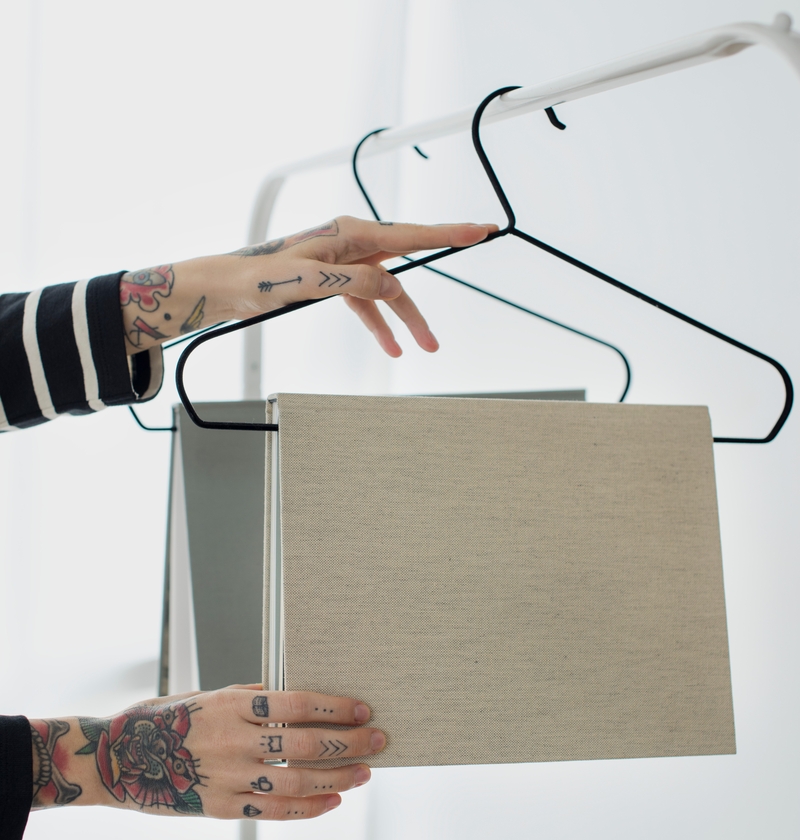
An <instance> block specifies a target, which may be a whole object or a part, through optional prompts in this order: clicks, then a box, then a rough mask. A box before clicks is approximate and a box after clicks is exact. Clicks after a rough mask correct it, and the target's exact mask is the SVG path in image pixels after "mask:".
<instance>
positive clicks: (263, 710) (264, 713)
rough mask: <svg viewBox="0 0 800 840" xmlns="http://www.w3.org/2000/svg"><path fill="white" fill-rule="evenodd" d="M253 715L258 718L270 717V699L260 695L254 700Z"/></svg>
mask: <svg viewBox="0 0 800 840" xmlns="http://www.w3.org/2000/svg"><path fill="white" fill-rule="evenodd" d="M253 714H254V715H255V716H256V717H261V718H267V717H269V698H268V697H266V696H264V695H258V696H257V697H254V698H253Z"/></svg>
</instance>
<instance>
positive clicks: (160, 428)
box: [128, 321, 230, 432]
mask: <svg viewBox="0 0 800 840" xmlns="http://www.w3.org/2000/svg"><path fill="white" fill-rule="evenodd" d="M224 323H225V324H227V323H230V322H229V321H225V322H224ZM219 326H221V325H220V324H214V325H212V326H210V327H206V328H205V329H202V330H198V331H196V332H193V333H192V334H191V335H184V336H182V337H181V338H176V339H175V340H174V341H170V342H167V344H164V345H163V347H162V352H163V351H164V350H169V349H170V347H174V346H175V345H176V344H182V343H183V342H184V341H191V340H192V339H193V338H196V337H197V336H198V335H201V334H202V333H206V332H208V331H209V330H213V329H214V328H215V327H219ZM128 411H130V413H131V415H132V416H133V419H134V420H135V421H136V423H137V424H138V425H139V427H140V428H142V429H144V430H145V431H146V432H177V431H178V427H177V426H175V425H172V426H148V425H147V424H146V423H145V422H144V421H143V420H142V418H141V417H139V415H138V414H137V413H136V412H135V411H134V410H133V406H132V405H129V406H128Z"/></svg>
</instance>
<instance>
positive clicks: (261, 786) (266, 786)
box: [250, 776, 275, 793]
mask: <svg viewBox="0 0 800 840" xmlns="http://www.w3.org/2000/svg"><path fill="white" fill-rule="evenodd" d="M250 787H251V788H253V790H257V791H259V792H260V793H269V792H270V791H271V790H272V789H273V788H274V787H275V786H274V785H273V784H272V782H271V781H270V780H269V779H268V778H267V777H266V776H259V777H258V778H257V779H256V780H255V781H254V782H250Z"/></svg>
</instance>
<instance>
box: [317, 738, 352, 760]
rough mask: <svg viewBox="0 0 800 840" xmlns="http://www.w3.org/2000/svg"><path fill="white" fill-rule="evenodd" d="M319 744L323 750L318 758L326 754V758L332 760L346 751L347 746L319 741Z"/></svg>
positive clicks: (335, 742) (338, 742) (334, 742)
mask: <svg viewBox="0 0 800 840" xmlns="http://www.w3.org/2000/svg"><path fill="white" fill-rule="evenodd" d="M320 744H322V746H323V747H324V749H323V750H322V752H321V753H320V754H319V756H318V758H322V756H323V755H325V754H326V753H327V756H328V758H333V756H335V755H341V754H342V753H343V752H344V751H345V750H346V749H347V744H343V743H342V742H341V741H327V742H325V741H320Z"/></svg>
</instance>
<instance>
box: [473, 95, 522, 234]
mask: <svg viewBox="0 0 800 840" xmlns="http://www.w3.org/2000/svg"><path fill="white" fill-rule="evenodd" d="M519 88H520V85H511V86H510V87H502V88H498V89H497V90H496V91H494V92H493V93H490V94H489V95H488V96H487V97H486V99H484V100H483V102H481V104H480V105H478V107H477V109H476V110H475V115H474V116H473V117H472V145H473V146H474V147H475V151H476V153H477V155H478V158H479V160H480V162H481V165H482V166H483V169H484V172H486V177H487V178H488V179H489V182H490V183H491V185H492V187H493V188H494V192H495V195H496V196H497V199H498V201H499V202H500V204H501V205H502V207H503V212H504V213H505V214H506V219H507V220H508V224H507V225H506V227H505V229H504V230H501V231H498V234H497V235H498V236H503V235H504V234H506V233H511V232H512V231H513V230H515V229H516V227H517V219H516V216H515V215H514V210H513V209H512V207H511V202H510V201H509V200H508V196H507V195H506V194H505V191H504V190H503V187H502V186H501V184H500V179H499V178H498V177H497V175H496V174H495V171H494V168H493V167H492V164H491V163H490V162H489V157H488V156H487V154H486V152H485V151H484V149H483V142H482V141H481V120H482V119H483V112H484V111H485V110H486V109H487V108H488V107H489V103H491V102H492V101H493V100H495V99H497V97H498V96H502V95H503V94H504V93H508V92H509V91H512V90H519Z"/></svg>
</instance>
